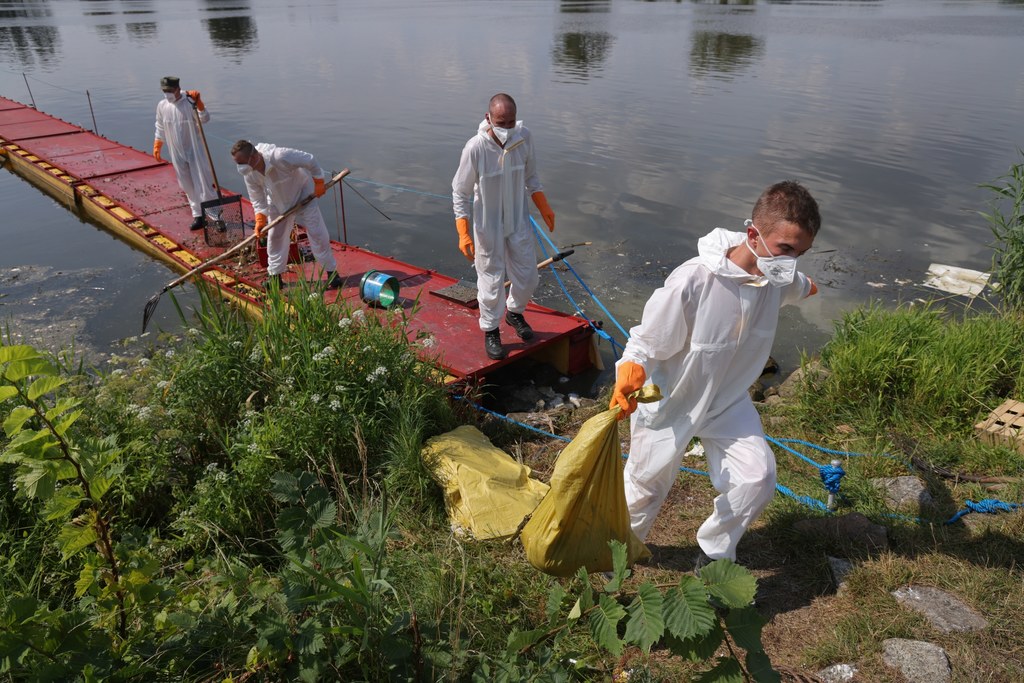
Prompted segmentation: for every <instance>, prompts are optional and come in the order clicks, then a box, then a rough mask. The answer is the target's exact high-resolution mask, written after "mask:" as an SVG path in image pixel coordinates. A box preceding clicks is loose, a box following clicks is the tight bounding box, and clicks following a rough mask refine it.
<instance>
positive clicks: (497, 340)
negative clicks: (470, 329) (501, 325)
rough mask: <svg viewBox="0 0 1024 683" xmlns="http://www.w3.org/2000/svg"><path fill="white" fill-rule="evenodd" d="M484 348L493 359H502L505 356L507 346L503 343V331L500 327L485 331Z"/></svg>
mask: <svg viewBox="0 0 1024 683" xmlns="http://www.w3.org/2000/svg"><path fill="white" fill-rule="evenodd" d="M484 349H486V350H487V357H488V358H490V359H491V360H501V359H502V358H504V357H505V355H506V354H505V347H504V346H502V345H501V332H500V331H499V330H498V328H494V329H493V330H490V331H489V332H484Z"/></svg>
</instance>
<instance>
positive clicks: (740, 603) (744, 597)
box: [700, 559, 757, 607]
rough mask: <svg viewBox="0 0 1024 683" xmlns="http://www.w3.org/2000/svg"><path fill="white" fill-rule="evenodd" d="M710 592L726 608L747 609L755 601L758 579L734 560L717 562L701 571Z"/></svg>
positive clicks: (701, 576)
mask: <svg viewBox="0 0 1024 683" xmlns="http://www.w3.org/2000/svg"><path fill="white" fill-rule="evenodd" d="M700 578H701V581H703V582H704V585H705V586H707V589H708V592H709V593H711V595H713V596H715V597H716V598H718V599H719V600H721V601H722V603H723V604H724V605H725V606H726V607H746V606H747V605H749V604H750V603H752V602H753V601H754V594H755V593H756V592H757V579H755V578H754V575H753V574H751V573H750V572H749V571H748V570H747V569H746V568H745V567H741V566H740V565H738V564H736V563H735V562H733V561H732V560H727V559H722V560H715V561H714V562H711V563H710V564H707V565H705V566H704V567H702V568H701V570H700Z"/></svg>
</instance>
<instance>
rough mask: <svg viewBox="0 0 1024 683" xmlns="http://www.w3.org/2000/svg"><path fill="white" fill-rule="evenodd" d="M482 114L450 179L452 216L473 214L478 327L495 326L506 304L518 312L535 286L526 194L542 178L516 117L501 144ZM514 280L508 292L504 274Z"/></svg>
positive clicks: (528, 137)
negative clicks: (514, 123)
mask: <svg viewBox="0 0 1024 683" xmlns="http://www.w3.org/2000/svg"><path fill="white" fill-rule="evenodd" d="M490 127H491V124H489V123H488V122H487V119H484V120H483V121H481V122H480V126H479V128H478V129H477V134H476V135H475V136H474V137H472V138H470V139H469V141H468V142H467V143H466V146H465V147H464V148H463V149H462V158H461V159H460V160H459V170H458V171H456V172H455V177H454V178H453V179H452V198H453V204H454V208H455V218H464V217H468V216H470V215H472V217H473V246H474V249H475V252H476V258H475V259H474V261H473V263H474V265H475V266H476V291H477V301H479V302H480V329H481V330H483V331H484V332H487V331H489V330H493V329H495V328H497V327H498V325H499V324H500V323H501V320H502V318H503V317H504V315H505V309H506V308H507V309H508V310H509V311H512V312H513V313H522V312H523V311H524V310H526V304H528V303H529V302H530V297H531V296H533V292H534V290H535V289H537V283H538V282H539V280H540V275H539V274H538V272H537V257H536V252H537V249H536V247H535V246H534V239H535V238H534V236H533V230H532V229H531V228H530V211H529V208H528V207H527V203H526V201H527V198H529V197H530V196H531V195H532V194H533V193H534V192H539V191H541V190H543V189H544V188H543V187H541V184H540V178H539V177H538V175H537V164H536V161H535V157H534V152H533V137H532V136H531V135H530V131H529V130H528V129H527V128H526V127H525V126H524V125H523V122H522V121H516V126H515V128H513V129H512V131H511V133H510V134H509V137H508V140H507V141H506V142H505V147H504V149H503V148H502V147H501V146H500V145H499V144H498V143H497V142H495V141H494V139H493V138H492V137H491V135H490V133H489V132H488V131H489V130H490ZM506 271H507V272H508V279H509V280H511V281H512V286H511V287H510V288H509V292H508V298H507V299H505V298H504V294H505V291H504V290H505V274H506Z"/></svg>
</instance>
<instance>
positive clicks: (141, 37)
mask: <svg viewBox="0 0 1024 683" xmlns="http://www.w3.org/2000/svg"><path fill="white" fill-rule="evenodd" d="M124 30H125V31H127V33H128V39H129V40H130V41H131V42H133V43H136V44H138V45H145V44H147V43H150V42H152V41H153V39H154V38H156V35H157V30H156V22H155V21H136V22H131V23H127V24H125V25H124Z"/></svg>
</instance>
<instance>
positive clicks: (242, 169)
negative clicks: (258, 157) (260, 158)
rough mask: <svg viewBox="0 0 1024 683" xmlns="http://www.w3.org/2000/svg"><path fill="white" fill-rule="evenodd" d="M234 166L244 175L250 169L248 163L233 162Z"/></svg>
mask: <svg viewBox="0 0 1024 683" xmlns="http://www.w3.org/2000/svg"><path fill="white" fill-rule="evenodd" d="M235 167H236V168H237V169H238V172H239V173H241V174H242V175H245V174H246V173H248V172H249V171H250V170H251V167H250V166H249V164H235Z"/></svg>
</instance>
